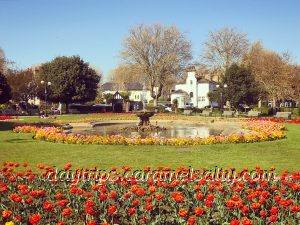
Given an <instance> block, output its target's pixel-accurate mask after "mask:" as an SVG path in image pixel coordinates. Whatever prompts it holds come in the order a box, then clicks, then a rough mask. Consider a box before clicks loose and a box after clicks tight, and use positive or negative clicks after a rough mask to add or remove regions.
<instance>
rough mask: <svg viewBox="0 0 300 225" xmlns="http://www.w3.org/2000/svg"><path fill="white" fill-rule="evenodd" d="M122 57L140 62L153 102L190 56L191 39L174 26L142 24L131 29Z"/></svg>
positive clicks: (137, 63)
mask: <svg viewBox="0 0 300 225" xmlns="http://www.w3.org/2000/svg"><path fill="white" fill-rule="evenodd" d="M121 57H122V58H123V60H124V61H125V62H126V63H127V64H129V65H132V64H133V65H138V67H139V70H140V71H141V72H142V74H144V75H145V79H146V81H147V82H148V83H149V87H150V90H151V96H152V98H153V99H154V105H157V99H158V98H159V97H160V96H161V94H162V90H163V88H164V87H165V85H166V84H167V82H168V81H169V80H170V77H176V76H178V75H179V74H180V72H181V71H182V70H183V68H184V67H185V66H186V64H187V63H188V62H189V61H190V60H191V58H192V55H191V43H190V41H188V40H187V39H186V37H185V35H184V34H183V33H181V32H180V31H179V30H178V29H177V28H176V27H175V26H171V27H165V26H162V25H160V24H156V25H139V26H137V27H134V28H132V29H131V30H130V31H129V35H128V37H127V38H126V39H125V41H124V44H123V50H122V52H121Z"/></svg>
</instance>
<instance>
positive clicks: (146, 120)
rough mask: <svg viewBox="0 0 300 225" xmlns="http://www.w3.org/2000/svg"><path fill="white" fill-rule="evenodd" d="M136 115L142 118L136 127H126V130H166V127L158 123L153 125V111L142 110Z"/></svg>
mask: <svg viewBox="0 0 300 225" xmlns="http://www.w3.org/2000/svg"><path fill="white" fill-rule="evenodd" d="M136 116H137V117H139V118H140V121H139V123H138V125H137V126H134V127H125V128H124V130H131V131H142V132H144V131H161V130H166V128H164V127H160V126H157V125H151V123H150V117H152V116H154V112H153V111H146V110H143V111H140V112H137V113H136Z"/></svg>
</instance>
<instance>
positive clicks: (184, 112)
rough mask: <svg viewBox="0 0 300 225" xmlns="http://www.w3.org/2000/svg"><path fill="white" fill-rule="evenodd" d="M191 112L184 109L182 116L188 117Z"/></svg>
mask: <svg viewBox="0 0 300 225" xmlns="http://www.w3.org/2000/svg"><path fill="white" fill-rule="evenodd" d="M192 112H193V110H191V109H184V110H183V115H185V116H190V115H191V114H192Z"/></svg>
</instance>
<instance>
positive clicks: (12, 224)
mask: <svg viewBox="0 0 300 225" xmlns="http://www.w3.org/2000/svg"><path fill="white" fill-rule="evenodd" d="M5 225H15V224H14V222H13V221H9V222H6V223H5Z"/></svg>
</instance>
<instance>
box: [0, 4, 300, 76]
mask: <svg viewBox="0 0 300 225" xmlns="http://www.w3.org/2000/svg"><path fill="white" fill-rule="evenodd" d="M299 12H300V1H298V0H239V1H238V0H227V1H226V0H223V1H221V0H219V1H218V0H210V1H209V0H207V1H201V0H148V1H146V0H0V47H1V48H2V49H3V50H4V51H5V54H6V57H7V58H8V59H10V60H12V61H14V62H15V63H16V66H17V67H19V68H27V67H30V66H32V65H35V64H40V63H44V62H47V61H50V60H52V59H53V58H55V57H56V56H59V55H80V56H81V57H82V58H83V59H84V60H85V61H87V62H89V63H90V64H91V65H93V66H95V67H96V68H99V69H101V71H103V73H104V75H107V73H108V72H109V71H110V70H111V69H113V68H114V67H115V66H116V65H118V63H119V61H120V60H119V58H118V54H119V52H120V50H121V48H122V41H123V40H124V38H125V37H126V35H127V34H128V29H129V28H130V27H132V26H135V25H138V24H141V23H145V24H154V23H161V24H164V25H173V24H175V25H177V26H178V28H179V29H180V30H181V31H182V32H185V33H186V36H187V37H188V38H189V39H190V40H191V41H192V44H193V49H192V50H193V54H194V59H195V60H197V59H199V55H200V53H201V49H202V43H203V42H204V41H205V40H206V38H207V35H208V32H209V31H213V30H216V29H219V28H222V27H224V26H231V27H235V28H236V29H237V30H239V31H241V32H244V33H247V34H248V37H249V39H250V40H251V41H255V40H260V41H262V42H263V44H264V46H265V47H266V48H269V49H272V50H274V51H277V52H282V51H290V52H291V53H292V55H293V56H294V60H295V62H296V63H300V13H299Z"/></svg>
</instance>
